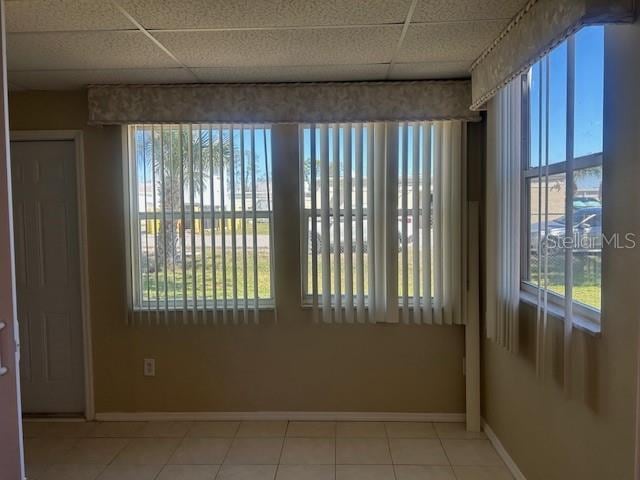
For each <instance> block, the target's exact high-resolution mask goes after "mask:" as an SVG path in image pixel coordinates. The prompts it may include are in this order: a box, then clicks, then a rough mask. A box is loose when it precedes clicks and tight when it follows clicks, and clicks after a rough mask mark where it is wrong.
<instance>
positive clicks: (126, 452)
mask: <svg viewBox="0 0 640 480" xmlns="http://www.w3.org/2000/svg"><path fill="white" fill-rule="evenodd" d="M179 443H180V439H179V438H133V439H131V440H130V441H129V443H127V445H126V446H125V447H124V448H123V449H122V451H121V452H120V453H119V454H118V455H117V456H116V458H115V459H114V460H113V463H115V464H119V465H122V464H128V465H164V464H165V463H167V460H169V457H171V454H173V452H174V451H175V450H176V448H177V447H178V445H179Z"/></svg>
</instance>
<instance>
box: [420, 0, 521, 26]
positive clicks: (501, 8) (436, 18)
mask: <svg viewBox="0 0 640 480" xmlns="http://www.w3.org/2000/svg"><path fill="white" fill-rule="evenodd" d="M526 3H527V0H455V1H454V0H418V4H417V5H416V9H415V10H414V12H413V16H412V17H411V21H413V22H458V21H464V20H492V19H510V18H512V17H513V16H514V15H515V14H516V13H518V12H519V11H520V10H521V9H522V8H523V7H524V6H525V4H526Z"/></svg>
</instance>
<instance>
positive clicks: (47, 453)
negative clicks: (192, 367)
mask: <svg viewBox="0 0 640 480" xmlns="http://www.w3.org/2000/svg"><path fill="white" fill-rule="evenodd" d="M24 435H25V457H26V463H27V474H28V478H29V480H60V479H64V480H96V479H97V480H205V479H206V480H214V479H215V480H510V479H512V477H511V475H510V474H509V472H508V470H507V469H506V467H505V466H504V465H503V463H502V461H501V459H500V457H499V456H498V454H497V453H496V452H495V450H494V449H493V447H492V446H491V444H490V443H489V441H488V440H487V439H486V437H485V436H484V434H470V433H467V432H466V431H465V430H464V426H463V425H462V424H458V423H435V424H434V423H420V422H386V423H384V422H286V421H284V422H280V421H274V422H107V423H100V422H91V423H80V422H59V423H58V422H55V423H54V422H25V423H24Z"/></svg>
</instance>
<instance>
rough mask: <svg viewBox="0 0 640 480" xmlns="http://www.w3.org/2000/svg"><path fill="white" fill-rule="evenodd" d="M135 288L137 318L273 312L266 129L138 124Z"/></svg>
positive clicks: (133, 159)
mask: <svg viewBox="0 0 640 480" xmlns="http://www.w3.org/2000/svg"><path fill="white" fill-rule="evenodd" d="M128 134H129V162H128V166H129V182H128V188H129V217H130V218H129V220H130V221H129V226H130V231H129V239H130V242H129V243H130V251H131V255H130V269H129V270H130V274H131V275H130V287H131V288H130V290H131V302H132V307H133V310H135V311H140V310H142V311H144V310H147V311H156V312H162V311H165V312H166V311H176V310H181V311H185V312H187V311H189V312H193V313H194V315H197V314H198V313H202V314H203V315H204V314H206V312H207V311H214V312H215V310H217V309H221V310H223V313H224V314H225V317H226V311H227V310H229V311H230V312H231V314H232V315H233V317H234V318H235V317H236V316H237V314H238V312H242V311H243V310H244V314H245V319H246V318H247V314H248V313H249V310H253V313H254V314H256V315H257V312H258V308H259V307H261V306H271V305H273V291H272V266H271V265H272V262H271V258H270V257H271V250H272V249H271V245H272V240H271V238H272V237H271V236H272V232H271V224H272V222H271V213H272V209H271V179H270V175H271V158H270V155H271V150H270V144H271V132H270V129H269V128H268V127H265V126H242V127H241V126H228V125H226V126H224V125H209V124H205V125H202V124H196V125H190V124H185V125H132V126H129V129H128Z"/></svg>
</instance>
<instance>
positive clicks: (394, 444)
mask: <svg viewBox="0 0 640 480" xmlns="http://www.w3.org/2000/svg"><path fill="white" fill-rule="evenodd" d="M389 444H390V446H391V457H392V458H393V463H395V464H397V465H449V461H448V460H447V456H446V455H445V453H444V449H443V448H442V444H441V443H440V440H436V439H431V438H392V439H390V440H389Z"/></svg>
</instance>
